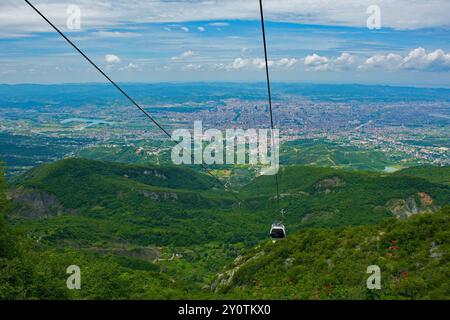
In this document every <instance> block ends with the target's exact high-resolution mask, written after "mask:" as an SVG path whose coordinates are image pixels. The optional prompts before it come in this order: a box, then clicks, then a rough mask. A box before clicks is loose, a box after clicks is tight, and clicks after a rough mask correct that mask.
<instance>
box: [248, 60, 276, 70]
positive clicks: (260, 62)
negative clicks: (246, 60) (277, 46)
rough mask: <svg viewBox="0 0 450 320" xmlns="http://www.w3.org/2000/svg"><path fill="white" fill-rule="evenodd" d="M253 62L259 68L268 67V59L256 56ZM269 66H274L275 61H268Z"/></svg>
mask: <svg viewBox="0 0 450 320" xmlns="http://www.w3.org/2000/svg"><path fill="white" fill-rule="evenodd" d="M252 64H253V65H254V66H255V67H256V68H258V69H264V68H265V67H266V61H265V60H264V59H260V58H256V59H253V61H252ZM267 64H268V66H269V67H271V66H273V64H274V62H273V61H271V60H269V61H267Z"/></svg>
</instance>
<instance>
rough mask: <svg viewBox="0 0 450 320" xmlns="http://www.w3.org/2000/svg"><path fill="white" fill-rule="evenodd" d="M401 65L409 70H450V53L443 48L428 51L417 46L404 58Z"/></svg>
mask: <svg viewBox="0 0 450 320" xmlns="http://www.w3.org/2000/svg"><path fill="white" fill-rule="evenodd" d="M400 67H401V68H403V69H408V70H425V71H446V70H450V54H448V53H447V54H446V53H445V52H444V51H443V50H442V49H438V50H435V51H433V52H430V53H428V52H427V51H426V50H425V49H424V48H417V49H414V50H412V51H411V52H410V53H409V54H408V55H407V56H406V57H405V58H404V59H403V61H402V63H401V65H400Z"/></svg>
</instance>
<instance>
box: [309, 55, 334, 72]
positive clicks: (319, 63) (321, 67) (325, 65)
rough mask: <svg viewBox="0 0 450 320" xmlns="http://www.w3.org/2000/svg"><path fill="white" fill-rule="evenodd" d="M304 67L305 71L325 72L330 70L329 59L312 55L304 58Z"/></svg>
mask: <svg viewBox="0 0 450 320" xmlns="http://www.w3.org/2000/svg"><path fill="white" fill-rule="evenodd" d="M304 65H305V67H306V69H307V70H313V71H326V70H329V68H330V59H328V58H327V57H322V56H319V55H318V54H316V53H314V54H312V55H309V56H307V57H306V58H305V60H304Z"/></svg>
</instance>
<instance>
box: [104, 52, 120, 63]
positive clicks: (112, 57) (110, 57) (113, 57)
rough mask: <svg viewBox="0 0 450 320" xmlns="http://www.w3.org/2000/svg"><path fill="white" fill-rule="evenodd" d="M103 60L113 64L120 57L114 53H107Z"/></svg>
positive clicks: (117, 61)
mask: <svg viewBox="0 0 450 320" xmlns="http://www.w3.org/2000/svg"><path fill="white" fill-rule="evenodd" d="M105 61H106V63H108V64H115V63H119V62H120V58H119V57H118V56H116V55H114V54H107V55H106V56H105Z"/></svg>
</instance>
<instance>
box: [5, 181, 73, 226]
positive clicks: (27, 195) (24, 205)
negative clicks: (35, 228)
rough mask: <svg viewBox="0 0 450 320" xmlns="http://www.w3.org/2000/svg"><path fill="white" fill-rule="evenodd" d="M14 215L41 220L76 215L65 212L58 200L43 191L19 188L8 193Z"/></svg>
mask: <svg viewBox="0 0 450 320" xmlns="http://www.w3.org/2000/svg"><path fill="white" fill-rule="evenodd" d="M8 196H9V198H10V199H11V201H12V203H13V205H14V213H15V214H17V215H19V216H20V217H23V218H29V219H41V218H49V217H52V216H59V215H62V214H64V213H74V212H73V210H72V211H70V212H69V211H68V210H65V208H64V207H63V206H62V204H61V203H60V202H59V200H58V198H57V197H56V196H55V195H53V194H49V193H46V192H44V191H41V190H35V189H24V188H19V189H15V190H13V191H10V192H9V193H8Z"/></svg>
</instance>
